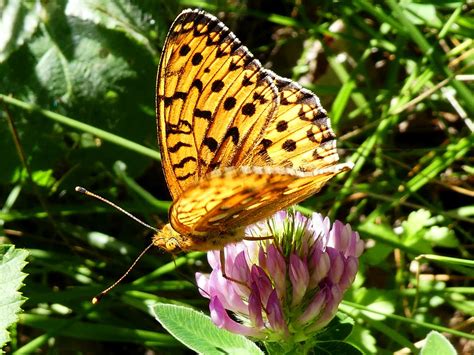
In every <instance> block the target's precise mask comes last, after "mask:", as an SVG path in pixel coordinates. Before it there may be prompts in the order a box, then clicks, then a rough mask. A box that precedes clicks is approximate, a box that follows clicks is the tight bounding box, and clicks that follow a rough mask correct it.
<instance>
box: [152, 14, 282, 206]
mask: <svg viewBox="0 0 474 355" xmlns="http://www.w3.org/2000/svg"><path fill="white" fill-rule="evenodd" d="M156 92H157V94H156V107H157V127H158V140H159V142H160V147H161V155H162V165H163V169H164V173H165V177H166V181H167V184H168V187H169V190H170V193H171V195H172V197H173V199H174V200H175V199H176V198H178V196H179V195H180V194H181V193H182V192H183V191H185V190H186V189H187V188H188V187H189V186H193V185H195V184H197V182H198V181H199V180H200V179H201V178H202V177H203V176H205V175H206V174H207V173H208V172H210V171H212V170H215V169H218V168H221V167H226V166H231V165H235V164H236V163H235V162H236V161H237V160H238V159H237V158H236V157H235V155H236V154H237V153H238V154H239V155H240V156H247V155H248V152H250V151H251V150H253V149H254V148H255V145H256V144H257V143H258V142H259V141H260V140H261V137H262V135H263V132H264V130H265V128H266V127H267V125H268V122H269V121H270V119H271V118H272V117H273V114H274V112H275V110H276V107H277V104H278V92H277V89H276V86H275V85H274V79H273V78H272V76H271V75H269V73H268V72H267V71H266V70H265V69H263V68H262V66H261V64H260V62H259V61H258V60H256V59H255V58H254V57H253V56H252V54H251V53H250V52H249V51H248V49H247V48H246V47H244V46H243V45H242V44H241V42H240V41H239V40H238V39H237V38H236V37H235V35H234V34H233V33H232V32H231V31H230V30H229V29H228V28H227V27H226V26H225V25H224V24H223V23H222V22H221V21H219V20H218V19H217V18H216V17H214V16H212V15H210V14H207V13H205V12H203V11H198V10H185V11H183V12H182V13H181V14H180V15H179V16H178V17H177V19H176V20H175V22H174V23H173V24H172V26H171V29H170V31H169V33H168V37H167V39H166V42H165V45H164V48H163V52H162V56H161V59H160V65H159V69H158V76H157V88H156Z"/></svg>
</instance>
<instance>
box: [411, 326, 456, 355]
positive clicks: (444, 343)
mask: <svg viewBox="0 0 474 355" xmlns="http://www.w3.org/2000/svg"><path fill="white" fill-rule="evenodd" d="M420 354H421V355H435V354H436V355H438V354H444V355H449V354H453V355H455V354H456V350H455V349H454V347H453V346H452V345H451V343H450V342H449V341H448V339H446V338H445V337H444V336H443V335H442V334H440V333H438V332H435V331H434V330H433V331H431V332H430V333H429V334H428V335H427V336H426V343H425V345H424V346H423V348H422V349H421V351H420Z"/></svg>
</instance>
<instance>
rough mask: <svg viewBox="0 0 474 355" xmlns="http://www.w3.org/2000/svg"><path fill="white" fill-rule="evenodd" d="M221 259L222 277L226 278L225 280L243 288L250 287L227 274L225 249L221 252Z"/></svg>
mask: <svg viewBox="0 0 474 355" xmlns="http://www.w3.org/2000/svg"><path fill="white" fill-rule="evenodd" d="M219 258H220V262H221V271H222V276H223V277H224V279H227V280H229V281H232V282H236V283H238V284H240V285H242V286H245V287H248V285H247V284H246V283H245V282H243V281H239V280H236V279H234V278H232V277H230V276H229V275H227V274H226V272H225V249H221V250H220V252H219Z"/></svg>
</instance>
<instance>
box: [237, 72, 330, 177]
mask: <svg viewBox="0 0 474 355" xmlns="http://www.w3.org/2000/svg"><path fill="white" fill-rule="evenodd" d="M269 73H270V75H271V76H272V77H273V78H274V82H275V85H276V87H277V88H278V91H279V106H278V108H277V111H276V113H275V114H274V115H273V117H272V119H271V121H270V122H269V124H268V127H267V128H266V131H265V133H264V135H263V139H262V140H261V142H260V143H259V145H258V146H257V147H256V149H255V152H254V155H252V158H251V159H250V161H247V162H245V164H248V165H268V166H280V167H291V168H293V169H296V170H299V171H314V170H317V169H322V168H325V167H328V166H331V165H333V164H335V163H336V162H337V161H338V160H339V156H338V154H337V151H336V140H335V134H334V132H333V131H332V129H331V126H330V121H329V118H328V117H327V115H326V111H325V110H324V108H323V107H322V106H321V104H320V102H319V99H318V97H317V96H316V95H315V94H314V93H312V92H311V91H309V90H307V89H304V88H302V87H301V86H300V85H299V84H297V83H295V82H293V81H291V80H289V79H285V78H282V77H280V76H278V75H276V74H275V73H272V72H269Z"/></svg>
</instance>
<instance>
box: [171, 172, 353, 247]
mask: <svg viewBox="0 0 474 355" xmlns="http://www.w3.org/2000/svg"><path fill="white" fill-rule="evenodd" d="M350 167H351V166H350V165H349V164H339V165H335V166H330V167H328V168H325V169H321V170H316V171H312V172H301V171H297V170H294V169H291V168H273V167H240V168H226V169H221V170H218V171H214V172H213V173H211V174H210V175H209V176H207V177H206V179H204V180H202V181H201V182H200V183H199V184H197V185H195V186H193V187H190V188H188V189H187V190H186V191H185V192H184V193H183V194H182V195H181V196H180V197H179V198H178V199H177V200H176V201H175V202H174V203H173V205H172V207H171V210H170V222H171V225H172V226H173V228H174V229H175V230H176V231H178V232H179V233H181V234H183V235H190V234H191V235H195V236H203V238H204V237H205V236H206V235H208V234H210V233H214V232H215V233H221V232H225V231H229V230H232V229H235V228H239V227H243V226H247V225H249V224H252V223H255V222H257V221H259V220H262V219H264V218H267V217H270V216H271V215H272V214H274V213H275V212H277V211H279V210H281V209H284V208H287V207H289V206H291V205H293V204H295V203H298V202H300V201H302V200H304V199H305V198H307V197H309V196H310V195H312V194H314V193H316V192H318V191H319V190H320V189H321V187H322V186H323V185H324V184H325V183H326V182H327V181H328V180H329V179H331V178H332V177H333V176H334V175H336V174H338V173H340V172H342V171H345V170H348V169H350Z"/></svg>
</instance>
